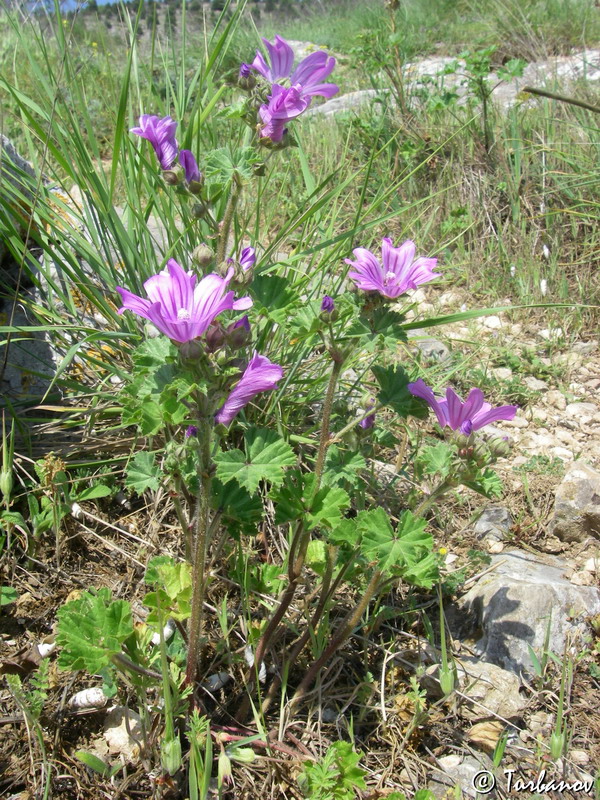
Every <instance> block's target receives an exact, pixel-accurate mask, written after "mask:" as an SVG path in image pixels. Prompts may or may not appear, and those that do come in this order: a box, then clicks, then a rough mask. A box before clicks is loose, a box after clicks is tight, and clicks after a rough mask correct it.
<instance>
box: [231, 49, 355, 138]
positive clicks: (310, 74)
mask: <svg viewBox="0 0 600 800" xmlns="http://www.w3.org/2000/svg"><path fill="white" fill-rule="evenodd" d="M263 42H264V43H265V47H266V48H267V51H268V53H269V60H270V62H271V63H270V65H269V64H268V63H267V62H266V61H265V58H264V56H263V55H262V53H261V52H260V51H259V50H257V51H256V58H255V59H254V61H253V62H252V64H251V65H250V66H251V67H252V69H254V70H256V72H258V73H259V74H260V75H262V76H263V78H266V79H267V80H268V81H269V82H270V83H271V84H272V86H271V94H270V95H269V97H268V98H267V103H266V104H264V105H262V106H261V107H260V109H259V112H258V113H259V116H260V119H261V122H262V123H263V127H262V128H261V130H260V136H261V138H263V139H270V140H271V141H272V142H280V141H281V140H282V138H283V135H284V133H285V132H286V130H287V128H286V124H287V123H288V122H289V121H290V120H292V119H295V118H296V117H298V116H299V115H300V114H302V112H303V111H306V109H307V108H308V107H309V105H310V104H311V101H312V99H313V97H316V96H317V95H320V96H321V97H333V95H334V94H336V93H337V92H338V91H339V87H338V86H336V84H335V83H324V82H323V81H324V80H325V78H327V77H329V75H330V74H331V72H332V71H333V68H334V67H335V58H332V57H330V56H328V55H327V53H326V52H325V51H324V50H318V51H317V52H316V53H311V54H310V55H309V56H306V58H303V59H302V61H300V63H299V64H298V66H297V67H296V69H293V67H294V51H293V50H292V48H291V47H290V45H289V44H288V43H287V42H286V41H285V39H282V38H281V36H276V37H275V40H274V41H273V42H269V41H268V40H267V39H263ZM245 66H247V65H245V64H243V65H242V68H243V67H245ZM241 74H242V73H241V71H240V75H241Z"/></svg>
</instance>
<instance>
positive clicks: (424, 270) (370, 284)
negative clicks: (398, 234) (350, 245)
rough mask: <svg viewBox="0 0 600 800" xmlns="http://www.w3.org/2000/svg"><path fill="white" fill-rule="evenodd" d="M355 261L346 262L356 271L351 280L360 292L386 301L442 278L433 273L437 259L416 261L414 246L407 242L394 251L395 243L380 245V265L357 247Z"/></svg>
mask: <svg viewBox="0 0 600 800" xmlns="http://www.w3.org/2000/svg"><path fill="white" fill-rule="evenodd" d="M352 252H353V253H354V258H355V259H356V260H355V261H352V260H351V259H349V258H346V259H344V261H345V262H346V264H350V266H352V267H354V270H353V271H352V272H349V273H348V277H349V278H350V279H351V280H353V281H354V283H355V284H356V285H357V287H358V288H359V289H362V290H363V291H365V292H379V294H381V295H383V296H384V297H389V298H390V299H392V300H395V299H396V298H397V297H400V295H401V294H404V293H405V292H406V291H408V289H416V288H417V286H419V285H420V284H422V283H428V282H429V281H431V280H433V279H434V278H439V277H440V273H439V272H434V271H433V270H434V269H435V265H436V264H437V258H417V259H416V260H415V252H416V247H415V243H414V242H411V241H410V239H407V240H406V241H405V242H404V243H403V244H401V245H400V247H393V246H392V240H391V239H388V238H385V239H384V240H383V242H382V244H381V261H382V263H380V262H379V261H378V260H377V259H376V258H375V256H374V255H373V253H371V251H370V250H365V249H364V247H357V248H356V250H353V251H352Z"/></svg>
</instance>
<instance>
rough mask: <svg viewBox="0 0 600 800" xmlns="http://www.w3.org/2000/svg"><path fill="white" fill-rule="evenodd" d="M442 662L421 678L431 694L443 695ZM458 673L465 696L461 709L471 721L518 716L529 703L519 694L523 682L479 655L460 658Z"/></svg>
mask: <svg viewBox="0 0 600 800" xmlns="http://www.w3.org/2000/svg"><path fill="white" fill-rule="evenodd" d="M439 669H440V666H439V664H434V665H433V666H431V667H429V668H428V669H427V670H426V672H425V675H423V677H422V678H421V685H422V686H423V688H424V689H426V690H427V691H428V692H429V693H430V694H432V695H434V696H437V697H441V696H442V690H441V687H440V683H439ZM456 672H457V677H458V683H459V688H460V692H461V695H465V696H464V697H462V696H460V695H459V697H458V701H459V706H458V711H459V714H460V715H461V716H462V717H465V718H466V719H470V720H475V721H477V720H482V719H487V718H489V717H493V716H494V715H498V716H501V717H504V719H513V718H515V719H517V718H519V717H520V716H521V712H522V711H523V709H524V708H525V706H526V705H527V698H526V697H524V696H522V695H521V694H520V693H519V689H520V687H521V681H520V680H519V678H518V677H517V676H516V675H515V674H514V673H513V672H509V671H508V670H505V669H502V668H501V667H498V666H496V665H495V664H489V663H487V662H485V661H480V660H479V659H477V658H461V659H457V660H456Z"/></svg>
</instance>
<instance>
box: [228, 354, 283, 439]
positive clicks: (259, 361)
mask: <svg viewBox="0 0 600 800" xmlns="http://www.w3.org/2000/svg"><path fill="white" fill-rule="evenodd" d="M282 377H283V369H282V368H281V367H280V366H279V364H273V363H272V362H271V361H269V359H268V358H267V357H266V356H259V355H258V353H257V352H255V353H254V355H253V356H252V359H251V361H250V363H249V364H248V366H247V367H246V369H245V371H244V374H243V375H242V377H241V378H240V379H239V381H238V383H237V384H236V386H235V387H234V388H233V390H232V391H231V393H230V394H229V397H228V398H227V400H226V401H225V404H224V405H223V407H222V408H221V409H220V410H219V411H218V412H217V414H216V416H215V421H216V422H217V423H218V424H221V425H229V423H230V422H231V420H232V419H233V418H234V417H235V415H236V414H237V413H238V412H239V411H241V410H242V408H244V406H245V405H247V403H249V402H250V400H252V398H253V397H254V396H255V395H257V394H259V393H260V392H268V391H270V390H271V389H275V388H277V382H278V381H280V380H281V379H282Z"/></svg>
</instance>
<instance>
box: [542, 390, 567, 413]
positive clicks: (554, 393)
mask: <svg viewBox="0 0 600 800" xmlns="http://www.w3.org/2000/svg"><path fill="white" fill-rule="evenodd" d="M544 399H545V401H546V403H548V405H549V406H552V407H553V408H557V409H558V410H559V411H564V410H565V408H566V407H567V401H566V399H565V396H564V394H562V392H559V391H558V390H557V389H550V390H549V391H548V392H546V394H545V396H544Z"/></svg>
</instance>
